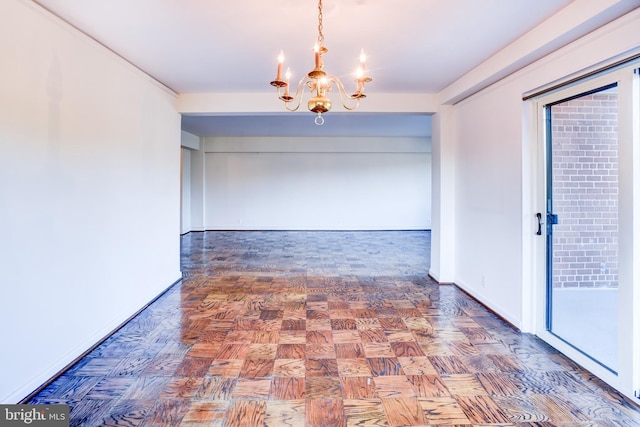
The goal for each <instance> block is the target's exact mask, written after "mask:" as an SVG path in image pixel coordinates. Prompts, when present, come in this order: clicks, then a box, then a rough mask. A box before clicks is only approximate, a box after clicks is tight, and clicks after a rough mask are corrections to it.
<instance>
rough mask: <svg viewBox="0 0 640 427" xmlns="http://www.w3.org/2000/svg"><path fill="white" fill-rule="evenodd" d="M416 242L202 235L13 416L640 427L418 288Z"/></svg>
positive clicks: (89, 422)
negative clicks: (143, 303)
mask: <svg viewBox="0 0 640 427" xmlns="http://www.w3.org/2000/svg"><path fill="white" fill-rule="evenodd" d="M429 239H430V234H429V232H204V233H189V234H187V235H185V236H183V237H182V251H181V253H182V269H183V274H184V279H183V281H182V282H181V283H180V284H178V285H176V286H174V287H172V288H171V289H170V290H168V291H167V292H166V293H165V294H164V295H163V296H162V297H161V298H159V299H158V300H156V301H155V302H154V303H153V304H151V305H150V306H149V307H148V308H146V309H145V310H144V311H143V312H142V313H140V315H138V316H137V317H136V318H135V319H133V320H132V321H131V322H129V323H128V324H127V325H125V326H124V327H123V328H121V329H120V330H119V331H118V332H117V333H115V334H114V335H113V336H111V337H110V338H108V339H107V340H105V342H104V343H102V344H101V345H100V346H99V347H98V348H96V349H95V350H94V351H93V352H91V353H90V354H89V355H88V356H87V357H85V358H83V359H82V360H80V361H79V362H78V363H77V364H76V365H74V366H73V367H71V368H70V369H69V370H68V371H67V372H65V373H64V374H63V375H61V376H60V377H59V378H57V379H55V380H54V381H53V382H52V383H51V384H50V385H49V386H48V387H46V388H45V389H43V390H42V391H41V392H40V393H38V394H37V395H35V396H34V397H32V398H31V399H30V401H29V402H26V403H67V404H69V405H70V406H71V425H72V426H154V427H164V426H183V427H186V426H189V427H190V426H218V427H221V426H224V427H241V426H247V427H249V426H260V427H262V426H264V427H287V426H290V427H302V426H311V427H316V426H317V427H353V426H358V427H366V426H387V427H389V426H427V425H429V426H449V427H451V426H466V427H471V426H478V425H500V426H514V427H515V426H519V427H525V426H530V427H534V426H536V427H556V426H561V427H565V426H566V427H569V426H572V427H573V426H640V409H639V408H638V407H637V406H636V405H634V404H631V403H630V402H628V401H627V400H625V399H624V398H623V397H622V396H620V395H619V394H617V393H616V392H615V391H612V390H611V389H610V388H609V387H608V386H606V385H605V384H604V383H602V382H601V381H600V380H598V379H597V378H596V377H594V376H593V375H592V374H590V373H589V372H587V371H584V370H583V369H582V368H581V367H579V366H577V365H576V364H575V363H573V362H571V361H570V360H568V359H566V358H565V357H564V356H563V355H562V354H560V353H558V352H557V351H555V350H554V349H552V348H550V347H549V346H548V345H546V344H545V343H543V342H541V341H539V340H538V339H536V338H535V337H532V336H530V335H525V334H520V333H519V332H518V331H516V330H514V329H513V328H511V327H509V326H508V325H506V324H505V323H504V322H503V321H502V320H500V319H498V318H496V317H495V316H494V315H492V314H491V313H490V312H489V311H487V310H486V309H485V308H484V307H483V306H482V305H480V304H479V303H477V302H476V301H474V300H473V299H471V298H469V296H468V295H467V294H465V293H464V292H461V291H460V290H459V289H458V288H456V287H455V286H439V285H437V284H436V283H434V282H433V281H432V280H431V279H429V277H428V268H429V244H430V242H429Z"/></svg>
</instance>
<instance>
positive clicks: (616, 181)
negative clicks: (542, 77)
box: [535, 65, 640, 396]
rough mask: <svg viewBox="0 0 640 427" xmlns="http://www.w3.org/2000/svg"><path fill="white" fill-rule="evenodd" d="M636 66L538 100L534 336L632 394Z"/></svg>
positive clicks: (638, 287) (639, 293) (638, 377)
mask: <svg viewBox="0 0 640 427" xmlns="http://www.w3.org/2000/svg"><path fill="white" fill-rule="evenodd" d="M635 68H637V65H636V67H635ZM635 68H634V67H633V66H631V65H626V66H619V67H618V68H617V69H615V70H609V71H607V72H603V73H602V74H601V75H598V76H595V77H590V78H588V79H585V80H584V81H579V82H575V83H572V84H571V85H568V86H567V87H564V88H560V89H556V90H554V91H550V92H549V93H547V94H545V95H542V96H540V97H538V98H537V99H536V101H535V102H536V106H537V107H536V108H537V111H538V126H539V128H538V129H539V132H538V135H539V146H538V147H539V149H538V153H539V155H540V159H539V160H538V162H537V164H538V167H539V169H538V188H539V193H538V199H537V200H538V202H537V205H538V209H537V210H538V212H536V213H535V214H536V218H537V222H538V227H537V228H538V230H537V233H536V234H538V236H539V237H536V239H537V240H536V243H535V245H536V246H537V247H538V248H539V249H538V251H537V253H538V254H541V253H544V256H541V257H540V260H539V262H540V264H539V268H540V270H539V271H540V280H539V281H538V282H539V283H538V286H539V290H540V293H539V295H540V298H539V301H542V302H543V303H542V304H540V308H539V310H540V311H539V313H538V315H537V318H538V322H537V324H538V326H537V331H536V333H537V335H538V336H540V337H541V338H543V339H544V340H545V341H547V342H548V343H549V344H551V345H553V346H554V347H556V348H557V349H558V350H560V351H561V352H563V353H564V354H565V355H567V356H569V357H570V358H572V359H573V360H575V361H576V362H578V363H579V364H580V365H582V366H584V367H585V368H587V369H589V370H590V371H592V372H594V373H595V374H596V375H598V376H599V377H600V378H602V379H603V380H605V381H606V382H608V383H609V384H611V385H613V386H614V387H616V388H617V389H619V390H620V391H622V392H623V393H624V394H626V395H627V396H633V395H634V394H638V389H639V388H640V88H639V81H638V80H639V76H638V70H637V69H635ZM542 272H544V273H542Z"/></svg>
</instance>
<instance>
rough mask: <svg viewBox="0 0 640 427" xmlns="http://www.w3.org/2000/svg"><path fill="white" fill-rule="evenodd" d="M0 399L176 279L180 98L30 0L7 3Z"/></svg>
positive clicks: (3, 23)
mask: <svg viewBox="0 0 640 427" xmlns="http://www.w3.org/2000/svg"><path fill="white" fill-rule="evenodd" d="M0 57H1V58H2V60H1V61H0V75H1V76H2V79H0V100H1V101H0V146H1V148H2V150H1V154H0V186H1V187H0V218H1V221H0V236H1V240H0V281H1V282H2V296H1V297H0V343H2V353H1V355H0V402H3V403H10V402H17V401H18V400H20V399H21V398H23V397H24V396H26V395H27V394H29V393H30V392H31V391H33V390H34V389H35V388H36V387H38V386H39V385H40V384H42V383H43V382H44V381H46V380H47V379H48V378H50V377H51V376H52V375H54V374H55V373H56V372H58V371H59V370H60V369H62V368H63V367H64V366H65V365H66V364H68V363H69V362H71V361H72V360H73V359H74V358H76V357H77V356H78V355H80V354H81V353H82V352H83V351H85V350H86V349H88V348H89V347H90V346H91V345H93V344H94V343H96V342H97V341H98V340H100V339H101V338H102V337H104V336H105V335H106V334H107V333H109V332H110V331H111V330H112V329H113V328H114V327H116V326H117V325H119V324H120V323H121V322H123V321H124V320H126V319H127V318H128V317H129V316H130V315H132V314H133V313H135V312H136V311H137V310H138V309H140V308H141V307H142V306H144V305H145V304H146V303H147V302H149V301H150V300H151V299H152V298H154V297H155V296H156V295H158V294H159V293H160V292H162V291H163V290H164V289H166V288H167V287H168V286H169V285H171V284H172V283H173V282H174V281H176V280H177V279H179V278H180V266H179V240H178V239H179V230H180V228H179V227H180V224H179V221H180V218H179V207H180V205H179V196H180V188H179V182H180V172H179V168H180V162H179V157H180V148H179V147H180V117H179V114H178V113H177V112H176V110H175V106H174V103H175V95H174V94H173V93H171V92H170V91H168V90H167V89H166V88H164V87H161V86H160V85H159V84H157V83H156V82H154V81H153V80H152V79H151V78H149V77H148V76H146V75H144V74H142V73H141V72H140V71H139V70H137V69H135V68H134V67H132V66H130V65H129V64H128V63H126V62H124V61H123V60H122V59H120V58H118V57H116V56H115V55H113V54H112V53H111V52H109V51H107V50H106V49H104V48H103V47H101V46H99V45H98V44H96V43H95V42H93V41H91V40H89V39H88V38H87V37H85V36H83V35H81V34H80V33H78V32H77V31H76V30H74V29H72V28H71V27H69V26H68V25H66V24H64V23H62V22H60V21H59V20H58V19H57V18H55V17H53V16H52V15H50V14H49V13H47V12H45V11H44V10H42V9H41V8H39V7H38V6H37V5H35V3H33V2H29V1H23V0H3V1H2V2H0Z"/></svg>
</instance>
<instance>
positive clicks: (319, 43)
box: [318, 0, 324, 47]
mask: <svg viewBox="0 0 640 427" xmlns="http://www.w3.org/2000/svg"><path fill="white" fill-rule="evenodd" d="M323 43H324V34H322V0H319V1H318V47H322V45H323Z"/></svg>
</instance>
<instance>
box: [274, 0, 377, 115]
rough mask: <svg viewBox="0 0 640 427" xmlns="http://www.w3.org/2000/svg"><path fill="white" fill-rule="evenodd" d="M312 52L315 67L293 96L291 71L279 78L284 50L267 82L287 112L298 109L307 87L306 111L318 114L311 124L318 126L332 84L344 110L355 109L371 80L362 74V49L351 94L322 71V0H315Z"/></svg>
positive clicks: (339, 82) (363, 70)
mask: <svg viewBox="0 0 640 427" xmlns="http://www.w3.org/2000/svg"><path fill="white" fill-rule="evenodd" d="M313 51H314V59H315V67H314V68H313V70H311V71H309V73H308V74H307V75H306V76H304V77H303V78H302V79H300V82H298V87H297V88H296V92H295V94H294V95H293V96H291V93H290V90H289V80H290V79H291V70H290V69H288V68H287V71H286V73H285V75H284V80H283V78H282V77H283V76H282V64H283V63H284V53H283V52H282V51H280V55H279V56H278V73H277V75H276V78H275V80H274V81H272V82H271V85H272V86H275V87H276V90H277V94H278V98H279V99H281V100H282V101H284V105H285V108H286V109H287V110H288V111H296V110H298V108H300V105H301V104H302V99H303V98H304V88H305V86H306V87H308V88H309V93H310V94H311V98H310V99H309V101H308V102H307V107H309V111H311V112H314V113H316V114H317V115H318V116H317V117H316V119H315V123H316V124H317V125H322V124H324V118H323V117H322V114H324V113H326V112H328V111H330V110H331V106H332V104H331V100H330V99H329V98H328V94H329V92H331V88H332V87H333V86H334V85H335V87H336V88H337V90H338V93H339V94H340V102H341V103H342V106H343V107H344V108H346V109H347V110H355V109H356V108H358V106H359V105H360V99H362V98H365V97H366V96H367V95H365V94H364V85H365V84H366V83H368V82H370V81H371V80H372V79H371V77H368V76H367V75H366V66H365V65H366V56H365V54H364V50H363V51H361V53H360V67H359V68H358V71H357V72H356V78H355V82H356V91H355V92H354V93H353V94H351V95H349V94H348V93H347V91H346V90H345V88H344V85H343V84H342V82H341V81H340V79H339V78H338V77H337V76H334V75H329V74H327V73H326V72H325V71H324V61H323V60H322V56H323V55H324V54H325V53H327V51H328V49H327V48H326V47H325V46H324V34H322V0H318V40H317V42H316V44H315V46H314V48H313ZM351 100H353V101H351Z"/></svg>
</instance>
